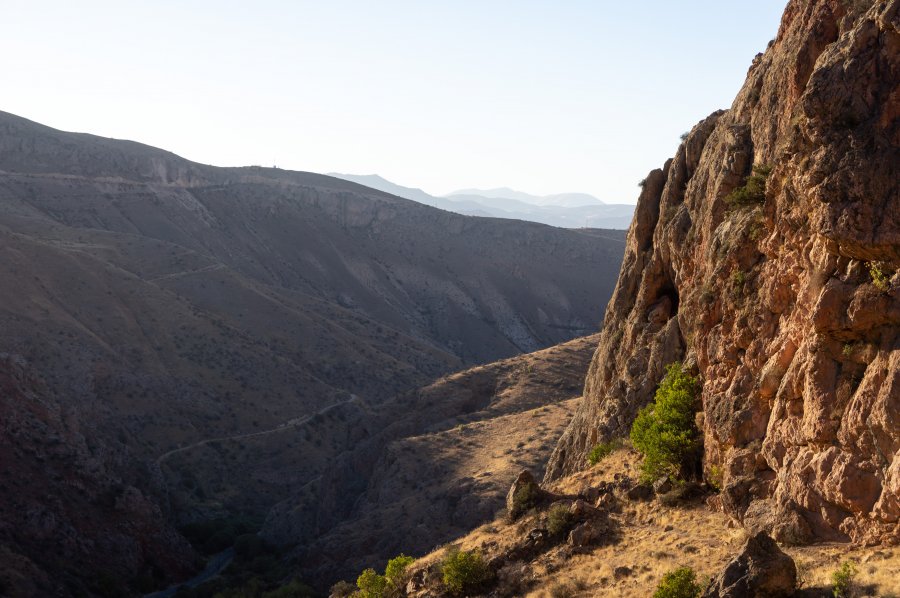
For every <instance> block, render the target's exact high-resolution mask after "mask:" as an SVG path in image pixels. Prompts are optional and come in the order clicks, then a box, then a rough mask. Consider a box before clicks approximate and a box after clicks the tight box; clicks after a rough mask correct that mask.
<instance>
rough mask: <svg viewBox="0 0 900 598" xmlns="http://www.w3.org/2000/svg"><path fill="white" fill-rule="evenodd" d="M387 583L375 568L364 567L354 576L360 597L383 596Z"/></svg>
mask: <svg viewBox="0 0 900 598" xmlns="http://www.w3.org/2000/svg"><path fill="white" fill-rule="evenodd" d="M387 584H388V582H387V578H386V577H385V576H384V575H378V574H377V573H375V569H366V570H365V571H363V572H362V573H360V574H359V577H357V578H356V587H357V588H359V597H360V598H384V594H385V592H386V591H387Z"/></svg>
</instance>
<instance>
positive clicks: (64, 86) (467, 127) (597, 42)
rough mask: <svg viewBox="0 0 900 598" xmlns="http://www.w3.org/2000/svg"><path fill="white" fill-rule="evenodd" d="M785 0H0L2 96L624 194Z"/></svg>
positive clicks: (433, 170)
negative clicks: (247, 0)
mask: <svg viewBox="0 0 900 598" xmlns="http://www.w3.org/2000/svg"><path fill="white" fill-rule="evenodd" d="M784 5H785V0H758V1H757V2H753V3H746V2H721V1H712V0H695V1H690V0H685V1H682V2H677V3H676V2H657V1H645V2H640V3H638V2H624V1H619V2H608V1H603V0H594V1H586V0H585V1H575V0H572V1H562V0H560V1H550V0H544V1H528V0H519V1H490V0H480V1H469V0H453V1H446V2H429V1H425V0H418V1H415V2H412V1H409V2H401V1H393V0H383V1H380V2H364V1H361V0H357V1H351V0H331V1H327V2H326V1H320V2H307V1H293V2H290V1H274V0H256V1H254V2H234V1H225V0H216V1H196V2H190V1H186V0H183V1H179V2H176V1H171V0H156V1H154V2H141V3H139V2H128V1H123V0H117V1H109V2H102V1H92V0H84V1H79V2H72V1H69V0H67V1H41V0H0V8H2V18H3V23H4V27H3V35H0V73H2V79H3V85H2V89H3V94H2V96H0V97H2V99H0V110H4V111H7V112H12V113H15V114H19V115H21V116H24V117H26V118H30V119H32V120H36V121H39V122H42V123H44V124H47V125H50V126H53V127H56V128H60V129H65V130H74V131H84V132H90V133H95V134H98V135H104V136H108V137H118V138H126V139H134V140H136V141H141V142H144V143H148V144H150V145H155V146H158V147H162V148H165V149H168V150H171V151H174V152H176V153H178V154H180V155H182V156H184V157H186V158H190V159H192V160H196V161H199V162H204V163H209V164H216V165H246V164H262V165H267V166H268V165H272V163H273V161H274V162H275V163H277V165H278V166H279V167H282V168H290V169H295V170H309V171H314V172H330V171H337V172H348V173H357V174H372V173H378V174H381V175H382V176H384V177H386V178H388V179H390V180H393V181H394V182H396V183H399V184H402V185H407V186H416V187H422V188H424V189H425V190H426V191H428V192H430V193H434V194H442V193H447V192H450V191H453V190H455V189H458V188H463V187H498V186H509V187H513V188H516V189H520V190H523V191H527V192H531V193H538V194H548V193H559V192H568V191H580V192H587V193H592V194H594V195H597V196H598V197H600V198H601V199H603V200H604V201H607V202H618V203H633V202H634V201H635V200H636V198H637V193H638V188H637V186H636V185H637V182H638V181H639V180H641V179H642V178H643V177H644V175H645V174H646V172H647V171H648V170H650V169H651V168H655V167H657V166H659V165H661V164H662V162H663V161H664V160H665V159H666V158H668V157H670V156H671V155H672V154H673V153H674V151H675V148H676V147H677V144H678V136H679V135H680V134H681V133H682V132H684V131H687V130H688V129H690V128H691V127H692V126H693V125H694V124H695V123H696V122H697V121H698V120H700V119H701V118H703V117H704V116H706V115H707V114H709V113H710V112H712V111H713V110H715V109H717V108H727V107H728V106H729V105H730V104H731V101H732V99H733V98H734V95H735V94H736V92H737V90H738V89H739V87H740V85H741V84H742V82H743V80H744V76H745V75H746V72H747V68H748V67H749V65H750V62H751V60H752V59H753V56H754V55H755V54H756V53H757V52H761V51H763V50H764V49H765V47H766V43H767V42H768V41H769V40H770V39H771V38H773V37H775V34H776V32H777V29H778V24H779V21H780V17H781V12H782V10H783V8H784Z"/></svg>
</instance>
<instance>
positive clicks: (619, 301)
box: [547, 0, 900, 543]
mask: <svg viewBox="0 0 900 598" xmlns="http://www.w3.org/2000/svg"><path fill="white" fill-rule="evenodd" d="M898 82H900V1H898V0H891V1H887V0H884V1H878V2H871V1H867V2H859V1H849V0H792V1H791V2H789V3H788V5H787V8H786V10H785V13H784V17H783V19H782V23H781V27H780V30H779V33H778V36H777V38H776V39H775V40H773V41H772V42H770V44H769V47H768V48H767V50H766V52H765V53H764V54H760V55H757V57H756V58H755V59H754V60H753V64H752V66H751V67H750V70H749V72H748V75H747V80H746V83H745V84H744V86H743V88H742V89H741V91H740V93H739V94H738V96H737V98H736V99H735V101H734V104H733V105H732V107H731V109H730V110H727V111H720V112H716V113H714V114H712V115H710V116H709V117H708V118H707V119H705V120H704V121H702V122H701V123H699V124H698V125H696V126H695V127H694V128H693V129H692V130H691V132H690V134H689V135H688V136H687V138H686V139H685V141H684V143H683V144H682V145H681V147H680V148H679V149H678V152H677V153H676V155H675V157H674V158H673V159H672V160H670V161H668V162H667V163H666V164H665V166H664V167H663V168H662V169H659V170H654V171H653V172H651V173H650V174H649V175H648V177H647V179H646V181H644V183H643V190H642V192H641V196H640V200H639V203H638V207H637V211H636V214H635V218H634V221H633V223H632V226H631V229H630V231H629V234H628V239H627V247H626V253H625V259H624V263H623V266H622V270H621V273H620V276H619V280H618V284H617V287H616V291H615V292H614V295H613V298H612V299H611V301H610V303H609V307H608V309H607V312H606V317H605V321H604V324H603V331H602V336H601V341H600V344H599V347H598V349H597V351H596V353H595V355H594V359H593V362H592V365H591V367H590V370H589V373H588V376H587V380H586V385H585V400H584V402H583V404H582V405H581V407H580V408H579V410H578V412H577V414H576V416H575V418H574V419H573V422H572V423H571V424H570V426H569V427H568V429H567V430H566V432H565V434H564V435H563V437H562V438H561V440H560V442H559V444H558V446H557V448H556V450H555V451H554V454H553V457H552V458H551V463H550V465H549V468H548V471H547V479H548V480H552V479H556V478H558V477H560V476H561V475H563V474H565V473H568V472H572V471H574V470H577V469H580V468H582V467H584V465H585V464H586V461H585V456H586V453H587V451H588V450H589V449H590V447H591V446H592V445H593V444H594V443H596V442H598V441H603V440H605V439H610V438H613V437H619V436H626V435H627V434H628V431H629V429H630V425H631V422H632V421H633V419H634V417H635V414H636V413H637V411H638V409H639V408H640V407H642V406H643V405H645V404H647V403H648V402H649V401H650V399H651V398H652V396H653V393H654V390H655V387H656V385H657V383H658V382H659V380H660V379H661V377H662V373H663V367H664V366H665V365H666V364H668V363H670V362H673V361H677V360H682V361H684V362H685V363H686V364H687V365H689V366H690V367H691V368H692V369H693V370H694V371H695V372H697V374H698V375H699V376H700V378H701V380H702V393H701V399H702V406H698V408H699V409H701V410H702V413H700V414H699V415H698V422H700V425H701V428H702V431H703V433H704V456H703V462H702V467H703V470H704V473H705V476H706V477H707V478H721V479H716V481H717V482H719V483H721V485H722V492H721V494H720V495H719V499H720V506H721V508H722V509H723V510H724V511H725V513H727V514H728V515H729V516H730V517H732V518H733V519H736V520H738V521H740V522H741V523H742V524H743V525H744V526H745V527H746V528H748V529H750V530H757V529H766V530H768V531H770V532H771V533H773V534H774V536H775V537H776V538H777V539H778V540H780V541H783V542H794V543H803V542H808V541H811V540H814V539H834V540H848V539H849V540H853V541H857V542H863V543H870V542H872V543H874V542H897V541H900V530H898V518H900V420H898V417H900V280H898V279H900V276H897V275H896V271H897V269H898V267H900V172H898V170H900V123H898V116H900V86H898Z"/></svg>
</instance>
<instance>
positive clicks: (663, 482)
mask: <svg viewBox="0 0 900 598" xmlns="http://www.w3.org/2000/svg"><path fill="white" fill-rule="evenodd" d="M653 491H654V492H656V493H657V494H665V493H666V492H671V491H672V480H670V479H669V476H667V475H665V476H663V477H661V478H659V479H658V480H656V481H655V482H653Z"/></svg>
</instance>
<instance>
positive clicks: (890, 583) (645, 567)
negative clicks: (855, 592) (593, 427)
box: [416, 449, 900, 598]
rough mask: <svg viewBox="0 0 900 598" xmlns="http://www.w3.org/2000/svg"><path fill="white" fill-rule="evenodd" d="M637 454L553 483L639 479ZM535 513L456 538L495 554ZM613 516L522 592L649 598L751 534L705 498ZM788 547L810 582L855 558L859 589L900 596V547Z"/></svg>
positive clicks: (555, 558)
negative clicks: (606, 537)
mask: <svg viewBox="0 0 900 598" xmlns="http://www.w3.org/2000/svg"><path fill="white" fill-rule="evenodd" d="M637 460H638V457H637V455H636V454H635V453H634V452H633V451H631V450H629V449H622V450H619V451H616V452H615V453H613V454H612V455H610V456H609V457H608V458H607V459H605V460H604V461H602V462H601V463H600V464H598V465H597V466H596V467H594V468H592V469H590V470H587V471H583V472H579V473H577V474H574V475H571V476H569V477H567V478H564V479H562V480H559V481H558V482H557V483H555V484H554V485H553V486H552V487H551V489H552V490H554V491H556V492H559V493H563V494H575V493H578V492H579V491H581V490H583V489H586V488H588V487H590V486H595V485H597V484H598V483H599V482H601V481H604V480H612V478H613V476H614V475H615V474H616V473H618V474H624V475H631V476H632V477H635V475H636V468H637ZM538 517H539V515H535V514H532V515H531V516H528V517H525V518H523V519H522V520H520V521H519V522H516V523H512V524H510V523H507V522H505V521H502V520H497V521H494V522H492V523H490V524H487V525H483V526H480V527H478V528H476V529H474V530H473V531H472V532H471V533H469V534H468V535H466V536H464V537H462V538H460V539H459V540H458V541H457V542H455V543H454V544H456V545H458V546H459V547H460V548H462V549H463V550H472V549H478V550H481V551H482V552H483V553H484V554H485V556H486V557H487V558H490V557H491V556H493V555H496V554H500V553H502V552H504V551H505V550H506V549H508V548H510V547H512V546H514V545H516V544H518V543H520V542H521V541H522V539H523V538H524V536H525V534H527V532H528V531H529V530H531V529H533V528H534V527H537V526H538V524H539V521H538V520H537V518H538ZM612 519H613V520H614V521H615V522H616V523H617V524H618V526H619V532H620V536H621V539H620V541H618V542H617V543H614V544H610V545H607V546H597V547H594V548H591V549H589V550H587V551H585V552H584V553H582V554H579V553H578V552H577V551H576V552H575V553H574V554H571V551H569V550H568V549H567V548H565V547H564V546H557V547H554V548H552V549H551V550H550V551H548V552H546V553H544V554H542V555H539V556H538V557H537V558H536V559H535V560H533V561H532V562H530V563H527V564H526V565H525V566H524V568H522V569H521V570H520V571H519V576H520V578H521V579H523V580H524V581H525V582H526V585H527V590H525V591H523V592H522V593H521V595H522V596H526V597H533V598H557V597H559V596H570V597H579V598H587V597H595V596H598V597H599V596H616V597H623V598H629V597H633V598H638V597H641V598H645V597H647V596H650V595H652V593H653V591H654V589H655V588H656V586H657V584H658V583H659V580H660V579H661V578H662V576H663V575H664V574H665V573H667V572H669V571H671V570H672V569H675V568H677V567H681V566H688V567H692V568H693V569H694V570H695V571H696V572H697V575H698V578H699V579H703V578H704V577H713V576H715V575H716V574H718V573H719V572H720V571H721V570H722V569H723V567H724V566H725V564H726V563H727V562H728V561H729V560H731V559H732V558H733V557H734V556H736V555H737V554H738V553H739V552H740V550H741V547H742V545H743V543H744V541H745V540H746V533H745V532H744V530H743V529H742V528H740V527H739V526H738V525H736V524H735V523H734V522H731V521H730V520H729V519H728V517H726V516H725V515H724V514H723V513H720V512H716V511H712V510H710V509H709V508H708V507H707V506H706V505H705V504H704V503H703V502H702V501H699V502H692V503H689V504H685V505H683V506H674V507H666V506H663V505H661V504H659V503H658V502H656V501H651V502H628V501H623V502H622V509H621V512H620V513H614V514H613V515H612ZM784 550H785V552H787V553H788V554H790V555H791V556H792V557H793V558H794V561H795V562H796V563H797V566H798V571H799V573H800V577H801V579H802V581H803V587H805V588H812V587H817V588H829V587H830V583H831V582H830V578H831V573H832V571H834V570H835V569H837V568H838V567H839V566H840V564H841V562H842V561H844V560H850V561H852V562H854V563H855V564H856V567H857V570H858V575H857V577H856V582H857V585H858V586H860V587H861V588H866V587H868V590H867V592H868V593H860V594H859V595H861V596H862V595H873V596H892V595H900V549H896V548H871V547H854V546H851V545H848V544H833V543H831V544H818V545H814V546H806V547H788V548H784ZM443 552H444V551H443V549H441V550H437V551H435V552H432V553H431V554H429V555H427V556H425V557H423V558H422V559H420V561H419V562H418V563H417V564H416V568H419V567H422V566H427V565H429V564H431V563H434V562H436V561H437V560H439V559H440V558H441V556H442V555H443ZM621 568H627V569H628V572H627V573H626V572H624V570H623V569H621ZM617 569H619V571H618V574H617V572H616V570H617ZM517 595H518V594H517Z"/></svg>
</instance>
